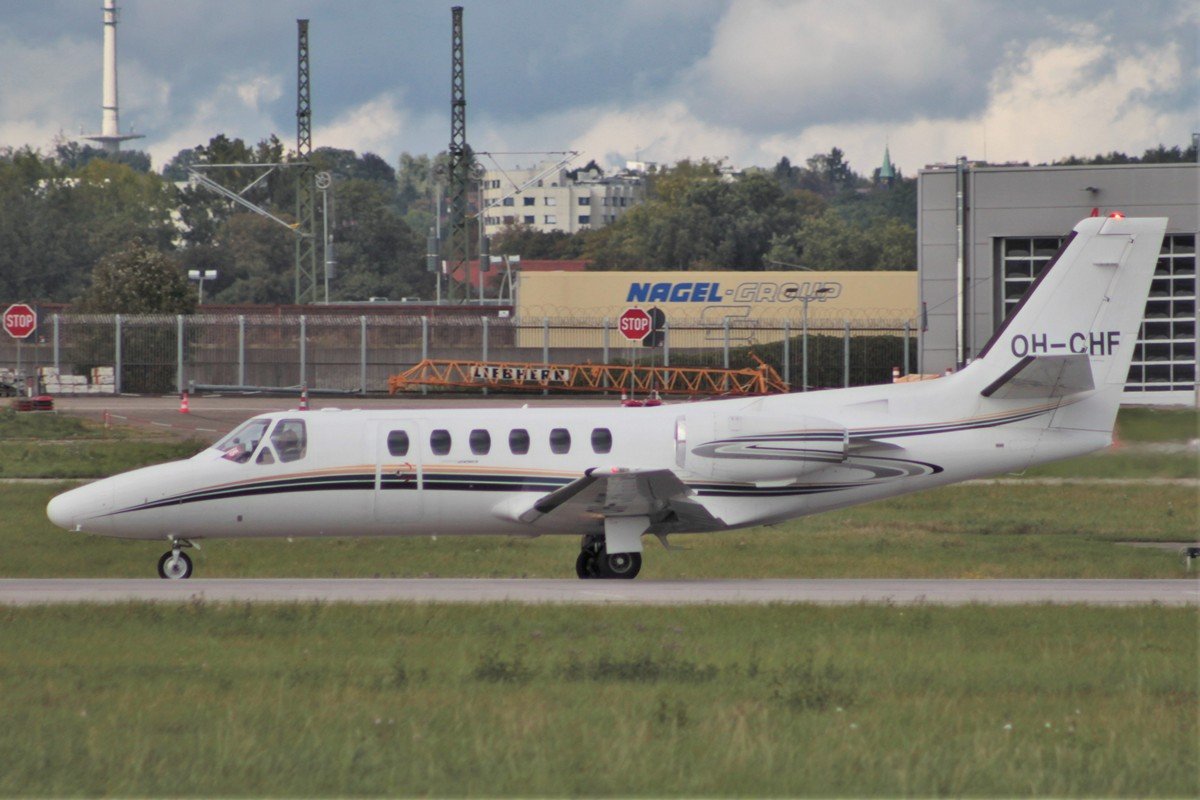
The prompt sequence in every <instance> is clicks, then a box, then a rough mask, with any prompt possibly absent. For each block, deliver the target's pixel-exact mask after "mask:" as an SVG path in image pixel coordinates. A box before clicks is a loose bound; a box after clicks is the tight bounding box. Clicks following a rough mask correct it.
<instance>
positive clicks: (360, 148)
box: [313, 92, 449, 164]
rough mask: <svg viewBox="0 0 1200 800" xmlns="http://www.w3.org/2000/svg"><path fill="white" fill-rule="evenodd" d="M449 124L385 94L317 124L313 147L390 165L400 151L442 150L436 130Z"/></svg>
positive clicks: (397, 157) (430, 151)
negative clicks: (368, 155)
mask: <svg viewBox="0 0 1200 800" xmlns="http://www.w3.org/2000/svg"><path fill="white" fill-rule="evenodd" d="M438 128H446V129H447V133H445V134H444V136H445V138H446V140H447V141H449V133H448V129H449V123H448V122H446V121H444V120H443V119H440V118H438V117H437V116H436V115H432V114H417V113H414V112H413V111H411V110H409V109H406V108H405V107H404V105H403V103H402V99H401V97H400V95H399V94H397V93H396V92H384V93H383V94H380V95H378V96H376V97H374V98H372V99H371V100H368V101H367V102H365V103H362V104H360V105H358V106H355V107H354V108H351V109H349V110H347V111H345V112H343V113H341V114H339V115H338V117H337V118H336V119H334V121H333V122H331V123H328V124H324V125H317V126H315V128H314V130H313V144H314V145H316V146H318V147H338V148H344V149H347V150H355V151H357V152H358V153H359V154H362V153H367V152H370V153H375V154H376V155H380V156H382V157H384V158H386V159H387V160H389V161H390V162H392V163H393V164H394V163H396V162H397V161H398V160H399V155H400V153H401V152H402V151H405V150H407V151H409V152H415V153H422V152H425V153H435V152H438V150H441V149H444V148H445V147H446V145H445V144H441V145H438V144H436V142H437V138H436V137H437V134H436V130H435V129H438Z"/></svg>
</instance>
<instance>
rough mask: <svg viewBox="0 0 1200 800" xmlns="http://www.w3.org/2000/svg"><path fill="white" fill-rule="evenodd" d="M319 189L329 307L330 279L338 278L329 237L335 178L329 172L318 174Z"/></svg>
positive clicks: (326, 291)
mask: <svg viewBox="0 0 1200 800" xmlns="http://www.w3.org/2000/svg"><path fill="white" fill-rule="evenodd" d="M316 183H317V188H318V189H320V190H321V222H322V224H323V225H324V235H323V237H322V238H323V239H324V243H325V305H329V279H330V278H333V277H336V267H335V265H334V260H333V239H332V238H330V236H329V188H330V187H331V186H333V176H332V175H330V174H329V173H328V172H318V173H317V178H316Z"/></svg>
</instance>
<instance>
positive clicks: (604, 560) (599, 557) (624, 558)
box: [575, 534, 642, 580]
mask: <svg viewBox="0 0 1200 800" xmlns="http://www.w3.org/2000/svg"><path fill="white" fill-rule="evenodd" d="M641 569H642V554H641V553H609V552H608V551H607V550H606V549H605V547H604V537H603V536H599V535H594V534H593V535H588V536H584V537H583V545H582V547H580V549H579V557H578V558H576V559H575V574H576V575H578V576H579V577H580V578H583V579H585V580H586V579H589V578H607V579H613V578H617V579H624V580H632V579H633V578H636V577H637V574H638V573H639V572H640V571H641Z"/></svg>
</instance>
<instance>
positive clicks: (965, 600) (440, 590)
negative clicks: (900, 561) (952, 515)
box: [0, 578, 1200, 607]
mask: <svg viewBox="0 0 1200 800" xmlns="http://www.w3.org/2000/svg"><path fill="white" fill-rule="evenodd" d="M195 601H203V602H217V603H226V602H238V603H241V602H253V603H294V602H310V601H321V602H329V603H383V602H417V603H492V602H513V603H535V604H545V603H560V604H561V603H566V604H582V605H604V604H627V605H696V604H706V603H707V604H713V605H756V604H764V603H816V604H821V605H852V604H857V603H894V604H930V605H965V604H970V603H978V604H983V605H1019V604H1030V603H1053V604H1075V603H1081V604H1087V605H1117V606H1119V605H1148V604H1160V605H1164V606H1191V607H1200V580H1132V579H1131V580H1108V579H1075V580H1066V579H1062V580H1060V579H1043V580H1033V579H1030V580H925V579H919V580H853V579H825V580H818V579H814V580H713V581H703V580H701V581H579V580H518V579H468V578H462V579H457V578H448V579H446V578H417V579H370V578H368V579H287V578H271V579H192V580H184V581H165V580H154V579H120V578H109V579H61V578H60V579H24V578H11V579H0V605H49V604H60V603H125V602H195Z"/></svg>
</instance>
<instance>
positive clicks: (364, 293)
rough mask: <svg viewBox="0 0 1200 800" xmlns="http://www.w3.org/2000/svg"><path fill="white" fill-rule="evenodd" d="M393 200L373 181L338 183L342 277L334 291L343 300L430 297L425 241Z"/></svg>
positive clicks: (337, 230) (337, 235)
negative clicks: (406, 221)
mask: <svg viewBox="0 0 1200 800" xmlns="http://www.w3.org/2000/svg"><path fill="white" fill-rule="evenodd" d="M391 199H392V198H391V193H390V192H388V191H386V190H385V188H384V187H382V186H380V185H379V184H378V183H376V182H374V181H366V180H348V181H345V182H343V183H341V184H339V186H338V213H337V219H336V228H335V230H334V241H335V243H336V247H337V261H338V277H337V281H336V282H335V283H333V284H331V286H330V289H331V292H333V293H334V294H335V295H336V296H337V297H338V298H339V299H345V300H361V299H366V298H368V297H373V296H381V297H406V296H425V297H428V296H429V294H430V293H431V290H432V286H433V275H432V274H431V273H429V272H426V270H425V238H424V236H418V235H417V234H416V233H414V232H413V230H412V229H411V228H410V227H409V226H408V225H407V224H405V222H404V220H403V219H402V218H401V216H400V215H399V214H398V213H397V211H396V209H395V207H394V206H393V204H392V202H391Z"/></svg>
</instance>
